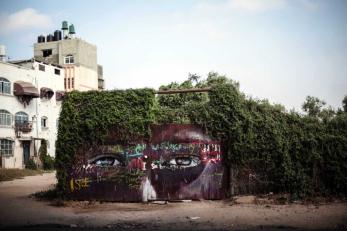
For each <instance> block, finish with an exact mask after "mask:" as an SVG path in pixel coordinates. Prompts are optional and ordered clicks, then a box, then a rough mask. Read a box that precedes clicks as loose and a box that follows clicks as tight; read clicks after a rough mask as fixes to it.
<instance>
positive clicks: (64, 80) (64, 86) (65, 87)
mask: <svg viewBox="0 0 347 231" xmlns="http://www.w3.org/2000/svg"><path fill="white" fill-rule="evenodd" d="M64 89H66V78H65V79H64Z"/></svg>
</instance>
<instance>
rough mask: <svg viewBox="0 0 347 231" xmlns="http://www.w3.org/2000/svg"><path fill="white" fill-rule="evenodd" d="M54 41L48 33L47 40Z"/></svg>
mask: <svg viewBox="0 0 347 231" xmlns="http://www.w3.org/2000/svg"><path fill="white" fill-rule="evenodd" d="M53 41H54V36H53V35H51V34H49V35H47V42H53Z"/></svg>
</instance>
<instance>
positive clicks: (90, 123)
mask: <svg viewBox="0 0 347 231" xmlns="http://www.w3.org/2000/svg"><path fill="white" fill-rule="evenodd" d="M154 96H155V95H154V90H152V89H137V90H133V89H130V90H114V91H102V92H100V91H88V92H77V91H73V92H70V93H68V94H67V97H66V99H64V101H63V105H62V111H61V113H60V118H59V129H58V140H57V143H56V147H57V151H56V163H55V166H56V169H57V179H58V184H57V188H58V191H59V192H60V193H61V196H64V195H65V193H66V192H67V188H66V187H67V178H68V173H69V171H70V170H71V168H72V165H73V161H74V157H75V154H76V152H77V151H78V149H79V148H81V147H82V148H84V150H87V149H88V148H89V147H91V146H93V145H98V144H102V143H103V142H105V138H106V137H107V134H108V132H109V131H111V130H115V131H117V137H116V139H117V140H118V141H119V142H130V141H131V140H135V139H136V140H140V139H146V138H148V137H149V135H150V133H149V125H150V124H151V123H153V121H154V113H153V106H154Z"/></svg>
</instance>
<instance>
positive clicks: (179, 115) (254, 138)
mask: <svg viewBox="0 0 347 231" xmlns="http://www.w3.org/2000/svg"><path fill="white" fill-rule="evenodd" d="M199 87H200V88H203V87H211V91H210V92H209V93H181V94H172V95H159V96H157V97H155V91H154V90H152V89H138V90H125V91H105V92H98V91H91V92H71V93H69V94H68V95H67V98H66V99H65V100H64V102H63V107H62V112H61V115H60V120H59V132H58V141H57V153H56V168H57V178H58V189H59V191H60V192H62V193H64V192H65V190H66V188H65V187H66V179H67V173H68V171H69V169H71V167H72V164H73V163H72V161H73V158H74V155H75V153H76V151H77V149H78V148H80V147H81V146H82V144H84V145H85V144H89V145H94V144H100V143H103V142H104V140H105V138H106V136H107V134H108V132H109V131H110V129H111V130H116V131H117V133H118V134H119V139H120V141H124V142H129V141H131V140H134V139H137V140H138V139H144V138H148V137H149V134H150V133H149V125H150V124H151V123H192V124H196V125H199V126H201V127H203V128H204V129H205V130H206V131H207V132H208V133H209V134H210V135H212V136H213V137H214V138H216V139H218V140H220V141H222V143H223V146H224V152H225V153H226V155H225V157H224V164H225V166H226V168H228V169H230V171H231V179H230V180H231V183H232V184H233V187H234V188H233V190H234V193H235V194H238V193H264V192H275V193H277V192H288V193H291V195H293V197H304V196H311V195H332V194H333V195H341V194H342V195H346V192H347V112H346V110H343V109H339V110H337V111H334V110H332V109H329V110H328V109H324V108H322V105H319V103H318V104H317V102H316V103H313V106H312V102H314V100H313V101H312V99H313V98H312V99H308V100H307V102H306V103H307V105H308V106H307V110H308V111H307V112H308V113H307V114H305V115H303V114H300V113H298V112H295V111H290V112H288V111H286V110H285V108H284V107H283V106H282V105H273V104H270V103H269V102H268V101H266V100H257V99H252V98H249V97H247V96H245V95H244V94H243V93H242V92H240V90H239V86H238V83H236V82H234V81H232V80H230V79H228V78H226V77H225V76H220V75H218V73H210V74H209V75H208V77H207V79H206V80H201V79H200V77H199V76H196V75H190V76H189V79H188V80H187V81H185V82H183V83H181V84H178V83H171V84H169V85H166V86H162V87H161V90H165V89H187V88H199ZM345 101H346V102H347V100H345ZM317 105H318V108H317ZM344 107H346V106H345V105H344ZM313 109H314V110H313ZM304 110H305V109H304Z"/></svg>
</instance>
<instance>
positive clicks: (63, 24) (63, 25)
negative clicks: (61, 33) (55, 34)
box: [61, 21, 69, 30]
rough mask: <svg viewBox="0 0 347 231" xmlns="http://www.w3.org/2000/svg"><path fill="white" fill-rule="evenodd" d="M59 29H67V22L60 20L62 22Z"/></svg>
mask: <svg viewBox="0 0 347 231" xmlns="http://www.w3.org/2000/svg"><path fill="white" fill-rule="evenodd" d="M61 29H62V30H67V29H69V27H68V24H67V21H63V22H62V24H61Z"/></svg>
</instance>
